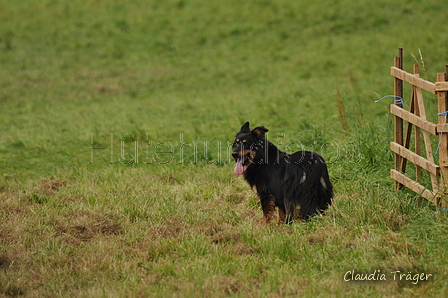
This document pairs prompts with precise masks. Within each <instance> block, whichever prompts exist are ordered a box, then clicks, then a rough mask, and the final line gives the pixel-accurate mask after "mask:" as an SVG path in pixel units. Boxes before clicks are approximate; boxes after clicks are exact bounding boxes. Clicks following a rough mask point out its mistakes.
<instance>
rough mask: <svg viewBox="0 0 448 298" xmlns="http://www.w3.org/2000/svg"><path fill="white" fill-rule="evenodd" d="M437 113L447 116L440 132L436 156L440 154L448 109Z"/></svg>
mask: <svg viewBox="0 0 448 298" xmlns="http://www.w3.org/2000/svg"><path fill="white" fill-rule="evenodd" d="M437 115H438V116H445V123H443V126H442V129H441V131H440V133H439V144H437V149H436V152H435V153H434V156H438V154H439V148H440V144H441V143H442V132H443V129H444V128H445V125H446V121H447V116H448V111H446V112H443V113H437Z"/></svg>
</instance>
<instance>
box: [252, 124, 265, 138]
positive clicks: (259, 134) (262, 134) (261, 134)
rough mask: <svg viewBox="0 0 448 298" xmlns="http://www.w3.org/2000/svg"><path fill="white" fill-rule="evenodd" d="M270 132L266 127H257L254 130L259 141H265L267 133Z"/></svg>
mask: <svg viewBox="0 0 448 298" xmlns="http://www.w3.org/2000/svg"><path fill="white" fill-rule="evenodd" d="M268 131H269V130H268V129H267V128H266V127H264V126H258V127H255V128H254V130H252V133H253V134H254V135H256V136H257V139H259V140H264V139H266V133H267V132H268Z"/></svg>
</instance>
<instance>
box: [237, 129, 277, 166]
mask: <svg viewBox="0 0 448 298" xmlns="http://www.w3.org/2000/svg"><path fill="white" fill-rule="evenodd" d="M266 132H268V130H267V129H266V128H265V127H264V126H258V127H256V128H254V129H253V130H250V128H249V122H246V123H245V124H244V125H243V126H242V127H241V129H240V131H239V132H238V133H237V134H236V136H235V141H234V143H233V147H232V157H233V158H234V159H235V162H236V165H235V173H236V174H238V175H241V174H243V173H244V171H245V170H246V169H247V167H249V166H250V165H251V164H252V163H254V162H255V160H256V159H257V158H259V155H260V154H261V152H262V151H263V150H260V149H263V148H264V143H265V140H266Z"/></svg>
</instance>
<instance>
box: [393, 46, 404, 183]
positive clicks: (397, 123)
mask: <svg viewBox="0 0 448 298" xmlns="http://www.w3.org/2000/svg"><path fill="white" fill-rule="evenodd" d="M394 66H395V67H397V68H399V69H403V48H399V49H398V57H395V59H394ZM394 96H395V99H397V98H403V81H402V80H401V79H399V78H396V77H395V79H394ZM395 104H396V105H398V106H400V107H402V105H401V104H400V102H398V101H396V102H395ZM394 142H396V143H398V144H400V145H403V119H401V118H400V117H398V116H395V117H394ZM394 165H395V169H397V170H398V169H400V168H401V156H400V155H399V154H395V155H394ZM402 187H403V185H402V184H400V183H399V182H397V181H395V189H396V190H398V189H401V188H402Z"/></svg>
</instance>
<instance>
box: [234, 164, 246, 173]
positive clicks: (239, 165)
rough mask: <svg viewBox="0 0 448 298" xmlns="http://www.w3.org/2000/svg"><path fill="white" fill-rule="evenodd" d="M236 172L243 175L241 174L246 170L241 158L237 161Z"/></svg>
mask: <svg viewBox="0 0 448 298" xmlns="http://www.w3.org/2000/svg"><path fill="white" fill-rule="evenodd" d="M234 172H235V174H237V175H241V174H243V172H244V167H243V163H242V162H241V161H240V160H238V161H237V162H236V165H235V170H234Z"/></svg>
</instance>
